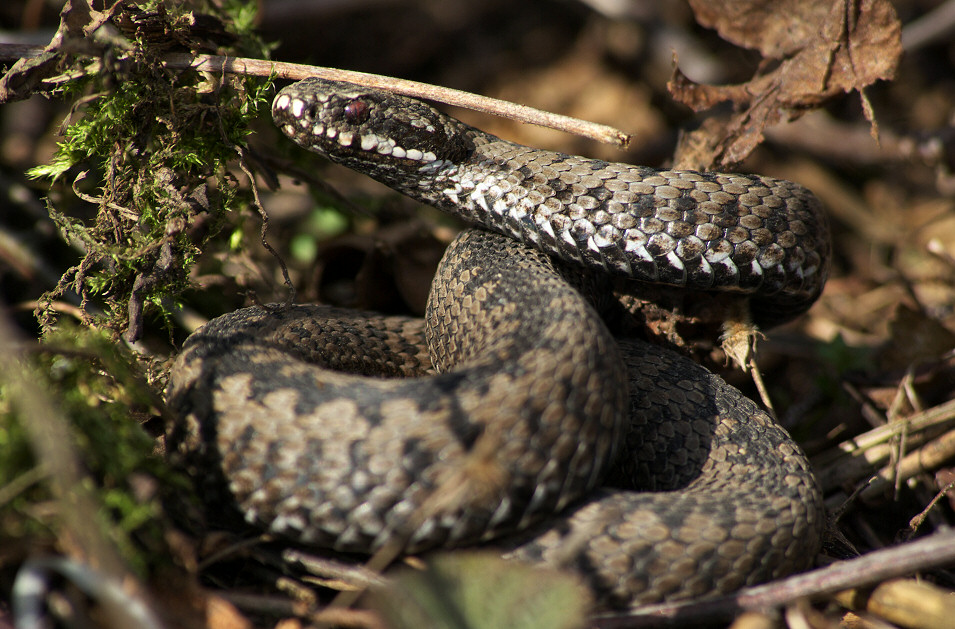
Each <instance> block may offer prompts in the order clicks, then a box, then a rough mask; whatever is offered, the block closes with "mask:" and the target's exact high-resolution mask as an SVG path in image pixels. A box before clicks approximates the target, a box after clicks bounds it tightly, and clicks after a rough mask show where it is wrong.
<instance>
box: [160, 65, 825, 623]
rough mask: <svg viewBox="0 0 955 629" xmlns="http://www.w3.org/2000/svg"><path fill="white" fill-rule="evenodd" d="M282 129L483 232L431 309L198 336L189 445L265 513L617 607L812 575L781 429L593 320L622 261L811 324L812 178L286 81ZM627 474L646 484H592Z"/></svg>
mask: <svg viewBox="0 0 955 629" xmlns="http://www.w3.org/2000/svg"><path fill="white" fill-rule="evenodd" d="M273 117H274V119H275V122H276V124H277V125H278V126H279V127H280V128H281V129H282V130H283V131H284V132H285V133H286V134H287V135H288V136H289V137H291V138H292V139H293V140H295V141H296V142H297V143H299V144H301V145H302V146H305V147H306V148H310V149H312V150H315V151H316V152H319V153H321V154H323V155H325V156H327V157H329V158H330V159H332V160H333V161H336V162H340V163H342V164H344V165H346V166H349V167H351V168H354V169H355V170H358V171H360V172H364V173H366V174H369V175H370V176H372V177H374V178H375V179H378V180H379V181H382V182H383V183H386V184H388V185H389V186H391V187H393V188H395V189H397V190H400V191H402V192H404V193H406V194H408V195H410V196H412V197H414V198H416V199H419V200H421V201H423V202H425V203H428V204H431V205H434V206H435V207H439V208H441V209H445V210H447V211H450V212H453V213H455V214H457V215H458V216H461V217H462V218H464V219H466V220H468V221H471V222H473V223H476V224H479V225H481V226H482V227H484V228H486V229H488V230H491V231H480V230H469V231H466V232H464V233H463V234H462V235H461V236H460V237H459V238H458V239H457V240H456V241H455V242H454V243H453V244H452V245H451V247H449V249H448V251H447V252H446V254H445V256H444V259H443V260H442V263H441V265H440V267H439V270H438V273H437V275H436V277H435V280H434V283H433V285H432V291H431V295H430V297H429V303H428V310H427V315H426V318H425V320H424V321H423V322H422V321H419V320H414V319H404V318H396V317H381V316H377V315H371V314H369V313H356V312H349V311H342V310H335V309H330V308H323V307H318V306H294V307H290V308H283V307H278V306H275V307H264V308H263V307H255V308H247V309H244V310H240V311H238V312H236V313H232V314H230V315H226V316H224V317H220V318H219V319H216V320H214V321H212V322H210V323H209V324H208V325H206V326H205V327H203V328H202V329H201V330H199V331H198V332H196V333H195V334H194V335H193V336H191V337H190V338H189V340H188V341H187V343H186V346H185V347H184V350H183V352H182V354H181V355H180V357H179V358H178V360H177V362H176V366H175V367H174V370H173V375H172V379H171V382H170V386H169V391H168V399H169V403H170V406H171V407H172V408H173V409H174V411H175V412H176V413H177V414H178V416H179V417H180V418H181V421H179V422H178V423H177V425H176V426H175V427H174V430H173V434H172V435H171V437H172V441H171V443H173V444H178V448H179V449H180V450H182V451H183V452H185V454H186V456H187V460H188V464H189V465H192V466H194V467H195V468H197V469H198V470H200V471H201V472H202V473H203V474H204V475H205V477H206V478H208V480H209V483H210V485H211V486H214V490H215V491H216V492H217V493H218V494H220V495H225V496H227V497H228V499H229V500H230V501H231V502H232V503H234V504H235V505H236V506H237V507H238V508H239V510H240V511H241V512H242V514H243V515H244V516H245V518H246V519H247V520H248V521H249V522H252V523H255V524H258V525H260V526H263V527H265V528H267V529H269V530H271V531H272V532H274V533H277V534H280V535H283V536H287V537H290V538H294V539H298V540H300V541H303V542H307V543H311V544H316V545H320V546H325V547H329V548H333V549H336V550H344V551H359V552H370V551H373V550H374V549H376V548H378V547H380V546H381V545H383V544H384V543H386V542H387V541H389V540H391V539H395V538H397V539H400V540H401V541H402V543H403V544H404V547H405V549H406V550H408V551H409V552H417V551H421V550H425V549H428V548H432V547H436V546H458V545H463V544H472V543H475V542H481V541H488V540H495V541H494V543H495V544H497V545H498V546H499V547H501V548H502V550H504V551H505V552H507V553H508V554H509V555H510V556H512V557H516V558H519V559H524V560H528V561H544V562H547V563H552V564H557V565H566V566H571V567H574V568H576V569H577V571H578V572H579V573H580V574H581V575H583V576H584V578H585V579H586V580H587V582H588V584H589V585H590V587H591V588H592V590H593V591H594V592H595V594H596V596H597V598H598V600H599V601H600V602H601V603H602V604H605V605H622V604H630V603H646V602H652V601H661V600H673V599H677V598H686V597H690V596H698V595H704V594H712V593H722V592H729V591H732V590H734V589H736V588H738V587H740V586H742V585H746V584H753V583H757V582H760V581H763V580H766V579H769V578H773V577H777V576H781V575H784V574H787V573H790V572H792V571H795V570H799V569H802V568H805V567H807V566H808V565H809V563H810V562H811V560H812V557H813V555H814V553H815V552H816V550H817V548H818V544H819V536H820V530H821V526H822V506H821V498H820V496H819V492H818V489H817V488H816V485H815V482H814V480H813V477H812V474H811V471H810V469H809V466H808V463H807V462H806V460H805V458H804V456H803V455H802V453H801V452H800V451H799V449H798V447H797V446H796V445H795V444H794V443H793V442H792V441H791V440H790V438H789V437H788V435H787V434H786V433H785V431H783V430H782V429H780V428H779V427H777V426H776V425H775V424H774V423H773V421H772V420H771V419H770V418H769V417H768V416H767V415H766V414H765V413H763V412H762V411H761V410H759V408H758V407H756V405H754V404H753V403H752V402H750V401H749V400H748V399H746V398H745V397H744V396H743V395H742V394H740V393H739V392H738V391H736V390H735V389H733V388H732V387H730V386H728V385H727V384H725V383H724V382H723V381H722V380H720V379H719V378H717V377H716V376H714V375H712V374H710V373H709V372H707V371H706V370H705V369H703V368H702V367H699V366H697V365H695V364H693V363H692V362H690V361H688V360H686V359H684V358H681V357H679V356H677V355H675V354H672V353H671V352H668V351H665V350H662V349H660V348H657V347H653V346H649V345H646V344H643V343H638V342H635V341H619V342H618V341H617V340H615V339H614V338H613V337H612V336H611V335H610V332H609V331H608V330H607V328H606V327H605V326H604V324H603V323H602V321H601V319H600V316H599V313H598V311H597V310H596V309H595V306H600V304H601V303H603V302H604V301H605V300H604V299H603V298H602V297H599V295H600V294H601V292H602V291H605V290H606V284H607V281H606V280H605V279H604V275H605V274H608V273H609V274H612V275H618V276H624V277H628V278H631V279H633V280H635V281H636V282H659V283H664V284H669V285H679V286H685V287H687V288H690V289H695V290H704V291H714V290H729V291H735V292H740V293H743V294H746V295H749V297H748V299H749V302H750V305H751V308H752V312H753V314H754V316H755V317H757V319H758V320H759V321H762V322H776V321H781V320H785V319H789V318H792V317H793V316H796V315H797V314H799V313H801V312H803V311H804V310H805V309H806V308H808V307H809V305H811V303H812V302H813V300H815V298H816V297H817V296H818V294H819V293H820V291H821V290H822V286H823V283H824V281H825V275H826V268H827V261H828V246H829V245H828V232H827V230H826V225H825V220H824V217H823V215H822V212H821V209H820V207H819V204H818V202H817V201H816V200H815V198H814V197H813V196H812V195H811V194H810V193H809V192H807V191H806V190H805V189H803V188H801V187H799V186H798V185H796V184H793V183H790V182H784V181H779V180H774V179H769V178H762V177H748V176H743V175H724V174H701V173H694V172H685V171H657V170H653V169H649V168H643V167H636V166H628V165H625V164H613V163H608V162H603V161H599V160H589V159H585V158H581V157H573V156H567V155H563V154H560V153H554V152H549V151H542V150H538V149H532V148H528V147H524V146H520V145H517V144H513V143H509V142H505V141H502V140H500V139H498V138H495V137H494V136H491V135H488V134H485V133H483V132H481V131H478V130H476V129H473V128H471V127H468V126H466V125H464V124H463V123H461V122H459V121H457V120H454V119H452V118H449V117H447V116H444V115H443V114H440V113H438V112H437V111H435V110H433V109H432V108H430V107H428V106H427V105H425V104H423V103H420V102H418V101H414V100H411V99H407V98H403V97H398V96H395V95H393V94H389V93H385V92H381V91H378V90H372V89H368V88H361V87H357V86H353V85H350V84H344V83H334V82H329V81H324V80H318V79H310V80H306V81H302V82H300V83H297V84H295V85H292V86H290V87H288V88H286V89H284V90H282V91H281V92H280V93H279V95H278V96H277V97H276V99H275V102H274V104H273ZM518 240H520V241H521V242H518ZM522 242H523V243H527V244H521V243H522ZM592 295H598V296H597V297H595V298H590V297H589V296H592ZM621 348H622V349H621ZM370 376H392V377H393V378H387V379H385V378H380V377H370ZM628 392H629V395H628ZM611 467H613V470H614V471H612V472H609V473H610V474H611V476H612V477H613V479H614V481H615V482H619V483H622V484H626V485H628V486H632V487H635V488H637V489H640V490H641V491H633V490H624V489H609V488H604V489H598V486H599V485H601V484H602V483H603V482H604V479H605V477H607V475H608V471H609V470H610V469H611Z"/></svg>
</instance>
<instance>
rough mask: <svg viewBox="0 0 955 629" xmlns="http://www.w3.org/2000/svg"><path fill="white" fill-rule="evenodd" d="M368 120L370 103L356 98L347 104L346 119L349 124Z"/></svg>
mask: <svg viewBox="0 0 955 629" xmlns="http://www.w3.org/2000/svg"><path fill="white" fill-rule="evenodd" d="M366 120H368V103H366V102H365V101H363V100H360V99H355V100H353V101H352V102H350V103H348V104H347V105H345V121H346V122H348V123H349V124H356V125H357V124H361V123H363V122H365V121H366Z"/></svg>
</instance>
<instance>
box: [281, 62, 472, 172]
mask: <svg viewBox="0 0 955 629" xmlns="http://www.w3.org/2000/svg"><path fill="white" fill-rule="evenodd" d="M396 98H397V97H396V96H394V95H393V94H390V93H389V92H385V91H382V90H376V89H371V88H365V87H361V86H357V85H352V84H350V83H342V82H337V81H326V80H323V79H309V80H307V81H305V82H301V83H297V84H294V85H291V86H289V87H286V88H285V89H283V90H281V91H280V92H279V93H278V94H277V95H276V97H275V100H274V101H273V103H272V117H273V119H274V120H275V122H276V124H277V125H278V127H279V128H280V129H281V130H282V132H283V133H285V134H286V135H287V136H288V137H289V138H290V139H292V140H293V141H294V142H295V143H297V144H299V145H300V146H302V147H303V148H306V149H308V150H311V151H314V152H316V153H319V154H320V155H323V156H325V157H327V158H329V159H331V160H332V161H335V162H339V163H344V164H346V165H348V163H349V162H351V163H354V162H355V161H359V162H363V163H377V164H383V165H389V166H394V167H398V168H400V169H402V170H408V169H412V170H415V169H420V168H425V169H433V168H438V167H440V166H442V165H443V164H445V163H447V162H448V161H450V156H449V155H447V153H448V152H449V151H453V150H455V149H456V147H458V144H460V142H459V141H456V139H455V137H454V136H453V135H449V134H448V132H447V129H448V126H447V120H448V118H447V117H446V116H444V114H441V113H440V112H438V111H437V110H435V109H433V108H431V107H430V106H428V105H426V104H425V103H422V102H419V101H414V106H413V107H412V108H408V107H407V105H405V106H404V107H403V108H402V109H400V110H398V109H396V108H395V106H394V101H395V99H396ZM458 137H460V136H458Z"/></svg>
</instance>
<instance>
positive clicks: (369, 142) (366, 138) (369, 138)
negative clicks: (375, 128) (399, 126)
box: [361, 133, 378, 151]
mask: <svg viewBox="0 0 955 629" xmlns="http://www.w3.org/2000/svg"><path fill="white" fill-rule="evenodd" d="M376 146H378V136H377V135H374V134H371V133H369V134H368V135H363V136H361V150H363V151H371V150H373V149H374V148H375V147H376Z"/></svg>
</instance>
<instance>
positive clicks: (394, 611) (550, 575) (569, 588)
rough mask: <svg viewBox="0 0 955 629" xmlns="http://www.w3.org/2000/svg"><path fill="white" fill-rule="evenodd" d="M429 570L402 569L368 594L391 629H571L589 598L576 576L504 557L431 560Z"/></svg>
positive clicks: (478, 555) (458, 554)
mask: <svg viewBox="0 0 955 629" xmlns="http://www.w3.org/2000/svg"><path fill="white" fill-rule="evenodd" d="M427 564H428V565H427V568H426V569H425V570H412V569H410V568H401V569H399V570H396V571H395V572H394V573H392V574H389V577H390V582H389V585H388V586H386V587H383V588H380V589H377V590H374V591H372V592H370V593H369V594H368V596H367V597H366V600H367V601H368V603H369V604H370V606H371V607H372V608H374V609H376V610H378V612H379V613H381V615H382V617H383V618H384V620H385V622H386V624H387V625H388V626H389V627H391V628H392V629H418V628H420V627H440V628H448V629H499V628H501V627H507V628H508V629H573V628H575V627H583V626H584V622H585V618H586V613H587V610H588V609H589V607H590V596H589V593H588V592H587V590H586V589H585V588H584V587H583V585H582V584H581V583H580V582H579V581H578V579H576V578H575V577H574V576H572V575H570V574H567V573H564V572H559V571H557V570H552V569H548V568H540V567H536V566H529V565H526V564H520V563H517V562H514V561H507V560H504V559H502V558H501V557H500V556H498V555H497V554H495V553H491V552H455V553H443V554H437V555H433V556H430V557H428V562H427Z"/></svg>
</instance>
